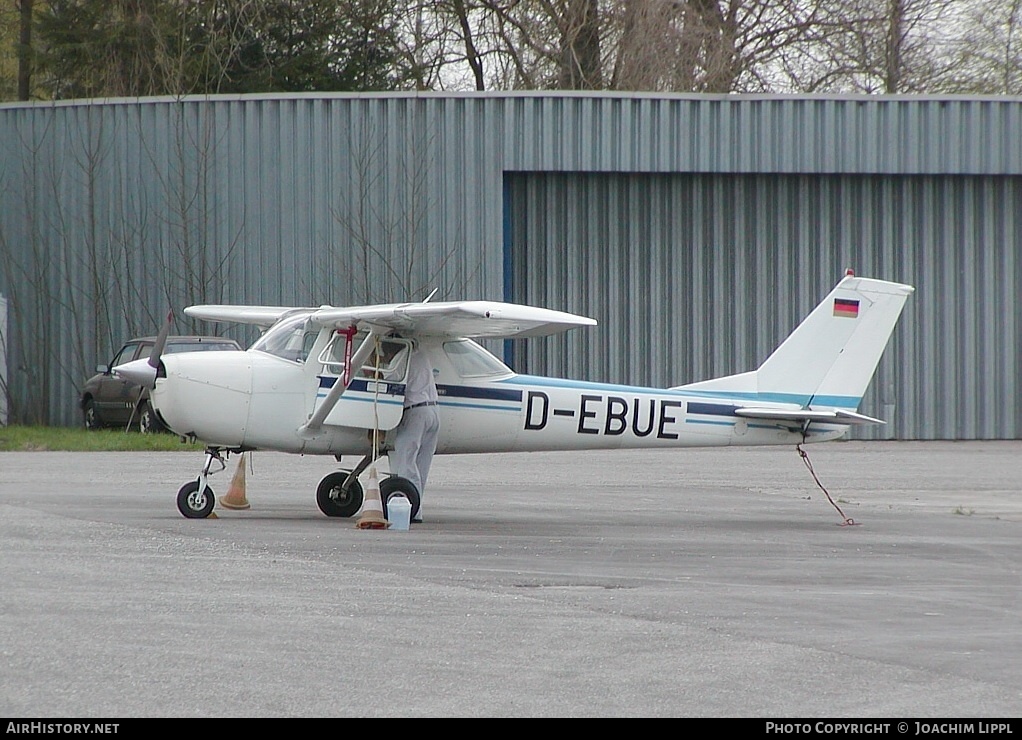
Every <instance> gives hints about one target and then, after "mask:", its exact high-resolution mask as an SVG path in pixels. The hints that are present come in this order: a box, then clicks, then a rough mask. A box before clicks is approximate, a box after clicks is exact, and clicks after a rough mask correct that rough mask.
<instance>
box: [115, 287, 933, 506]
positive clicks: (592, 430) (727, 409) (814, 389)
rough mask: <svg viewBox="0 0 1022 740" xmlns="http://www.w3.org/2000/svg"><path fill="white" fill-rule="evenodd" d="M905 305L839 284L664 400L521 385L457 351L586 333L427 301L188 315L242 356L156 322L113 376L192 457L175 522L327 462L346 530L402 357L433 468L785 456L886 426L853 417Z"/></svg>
mask: <svg viewBox="0 0 1022 740" xmlns="http://www.w3.org/2000/svg"><path fill="white" fill-rule="evenodd" d="M913 290H914V289H913V288H912V287H911V286H909V285H902V284H899V283H892V282H885V281H882V280H874V279H869V278H862V277H856V276H855V275H854V274H852V273H851V271H849V272H848V274H847V275H846V276H845V277H844V278H843V279H842V280H841V281H840V282H839V283H838V284H837V286H836V287H835V288H834V289H833V290H832V291H831V293H830V294H829V295H828V296H827V297H826V298H825V299H824V300H823V302H822V303H820V304H819V305H818V306H817V307H816V308H815V309H814V310H813V311H812V312H811V313H810V314H809V316H808V317H806V319H805V320H804V321H803V322H802V323H801V324H800V325H799V326H798V327H797V328H796V329H795V330H794V332H792V334H791V335H790V336H788V338H787V339H786V340H785V341H784V342H783V343H782V344H781V345H780V346H779V347H778V348H777V349H776V350H775V351H774V352H773V354H771V355H770V356H769V357H768V358H767V359H766V361H765V362H763V364H762V365H760V367H759V368H758V369H757V370H753V371H751V372H746V373H741V374H738V375H730V376H727V377H722V378H716V379H713V380H704V381H701V382H697V383H691V384H689V385H682V386H675V387H672V388H666V389H662V388H661V389H658V388H645V387H636V386H627V385H614V384H609V383H590V382H583V381H576V380H561V379H556V378H547V377H539V376H533V375H522V374H518V373H516V372H513V371H512V370H511V369H509V368H508V367H507V366H506V365H504V363H502V362H501V361H500V360H498V359H497V358H496V357H494V356H493V355H492V354H490V353H489V352H487V351H486V350H485V349H483V348H482V347H481V346H480V345H478V344H476V343H475V342H474V341H472V339H473V338H482V337H486V338H493V337H505V338H507V337H510V338H516V337H536V336H543V335H549V334H554V333H558V332H563V331H567V330H569V329H573V328H576V327H584V326H593V325H595V324H596V321H595V320H593V319H590V318H586V317H584V316H577V315H574V314H569V313H562V312H560V311H553V310H549V309H545V308H537V307H532V306H521V305H515V304H509V303H495V302H487V301H460V302H437V303H430V302H429V299H426V301H425V302H423V303H395V304H387V305H375V306H356V307H348V308H335V307H332V306H321V307H319V308H287V307H271V306H229V305H219V306H217V305H206V306H191V307H188V308H186V309H185V313H186V314H187V315H189V316H193V317H196V318H199V319H205V320H209V321H231V322H241V323H245V324H253V325H256V326H259V327H262V328H265V329H266V331H265V332H264V333H263V334H262V336H261V337H260V338H259V339H258V340H257V341H256V342H255V343H254V344H253V345H252V347H251V348H250V349H248V350H247V351H245V352H200V353H182V354H168V355H162V344H161V342H160V341H159V340H160V339H161V338H162V339H163V340H164V341H165V338H166V335H167V334H168V333H169V327H170V318H171V317H170V316H168V323H167V325H165V326H164V328H163V330H162V331H161V337H158V341H157V344H156V346H155V347H154V348H153V352H152V355H151V356H150V357H149V359H148V360H146V359H141V360H135V361H133V362H130V363H126V364H124V365H120V366H119V367H117V368H115V369H114V370H115V372H117V373H118V374H119V375H121V376H123V377H127V378H129V379H132V380H134V381H135V382H139V383H145V384H147V385H148V386H149V387H150V388H151V393H150V400H151V404H152V406H153V408H154V409H155V411H156V413H157V414H158V415H159V418H160V420H161V421H162V422H163V424H165V425H166V427H167V428H168V429H170V430H172V431H173V432H174V433H176V434H178V435H180V436H182V437H184V438H189V439H194V440H199V441H201V442H203V443H204V444H205V445H206V453H205V462H204V464H203V465H202V468H201V470H200V472H199V475H198V477H197V478H196V479H194V480H191V481H189V482H188V483H186V484H185V485H184V486H183V487H182V488H181V490H180V491H179V492H178V498H177V504H178V509H179V510H180V511H181V513H182V514H183V515H184V516H186V517H189V518H203V517H207V516H209V515H210V514H211V513H212V511H213V507H214V503H215V499H214V495H213V491H212V489H211V488H210V487H209V486H208V484H207V479H208V477H209V476H210V475H211V472H219V471H220V470H222V469H223V468H224V467H225V466H226V463H225V462H224V456H225V455H228V456H229V455H230V454H231V453H241V452H245V451H249V450H277V451H283V452H291V453H300V454H304V455H310V454H316V455H332V456H334V457H335V458H336V460H337V462H338V463H340V462H341V458H342V456H344V455H349V456H350V455H357V456H362V460H361V462H359V464H358V465H356V466H354V467H352V468H350V469H343V470H340V471H336V472H332V473H330V474H329V475H327V476H326V477H325V478H323V480H322V481H321V482H320V484H319V487H318V490H317V492H316V500H317V503H318V504H319V507H320V509H321V511H322V512H323V513H324V514H326V515H327V516H334V517H351V516H354V515H355V514H357V513H358V512H359V510H360V508H361V506H362V503H363V490H362V486H361V484H360V483H359V480H358V476H359V475H360V474H361V473H362V472H363V471H364V470H365V469H366V467H367V466H368V465H369V464H370V463H371V462H372V461H375V460H376V459H377V456H378V455H380V454H385V453H386V443H385V442H382V443H381V442H380V434H379V433H380V432H383V433H384V435H385V433H386V431H387V430H391V429H394V428H395V427H396V426H397V425H398V422H400V420H401V414H402V412H403V405H402V401H403V396H404V387H405V386H404V382H403V381H404V373H405V370H406V369H407V368H406V366H405V367H398V368H396V369H395V368H392V367H391V368H388V369H387V372H386V374H384V372H383V364H384V363H383V358H384V357H389V356H390V355H392V354H393V350H394V349H397V348H400V347H402V346H407V345H409V344H410V343H411V342H413V341H414V342H419V343H421V346H422V349H423V350H424V351H425V352H426V353H427V355H428V357H429V359H430V360H431V361H432V364H433V368H434V369H433V373H434V376H435V378H436V383H437V390H438V392H439V396H440V402H439V413H440V417H441V431H440V438H439V442H438V446H437V453H438V454H445V453H454V454H457V453H478V452H515V451H537V450H582V449H617V448H629V447H647V448H669V447H691V446H726V445H788V444H793V445H797V444H802V443H807V442H822V441H826V440H832V439H837V438H838V437H841V436H842V435H843V434H844V433H845V432H846V431H847V430H848V428H849V427H850V426H851V425H855V424H882V423H884V422H883V421H881V420H880V419H874V418H871V417H869V416H865V415H863V414H860V413H858V411H857V409H858V406H859V402H860V400H861V399H862V396H863V394H864V393H865V391H866V388H867V386H868V385H869V382H870V380H871V379H872V377H873V374H874V372H875V370H876V367H877V363H878V362H879V361H880V356H881V355H882V354H883V351H884V349H885V347H886V346H887V343H888V340H889V338H890V336H891V333H892V332H893V331H894V326H895V324H896V323H897V320H898V317H899V316H900V314H901V311H902V308H903V306H904V304H905V301H906V300H907V298H908V296H909V295H910V294H911V293H912V292H913ZM407 354H408V353H404V356H407ZM374 445H375V449H374ZM215 463H217V464H219V466H220V467H219V468H217V469H216V470H211V468H212V467H213V465H214V464H215ZM379 488H380V493H381V498H382V500H383V504H384V507H386V501H387V499H388V498H389V497H390V496H392V495H394V494H395V493H402V494H404V495H405V496H407V497H408V499H409V501H410V502H411V503H412V515H413V517H414V516H415V514H416V512H417V511H418V508H419V496H418V491H416V490H415V486H414V485H413V484H412V483H411V482H410V481H408V480H406V479H403V478H399V477H396V476H391V477H388V478H384V480H382V481H381V482H380V484H379Z"/></svg>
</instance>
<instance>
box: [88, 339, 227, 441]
mask: <svg viewBox="0 0 1022 740" xmlns="http://www.w3.org/2000/svg"><path fill="white" fill-rule="evenodd" d="M155 343H156V337H140V338H138V339H132V340H131V341H129V342H126V343H125V345H124V346H123V347H121V350H120V351H119V352H118V353H117V354H116V355H114V358H113V359H112V360H110V362H109V363H108V364H106V365H100V366H98V367H97V368H96V372H97V373H98V374H97V375H93V376H92V377H91V378H89V379H88V380H87V381H86V382H85V387H84V388H82V396H81V399H80V400H79V404H80V405H81V409H82V418H83V420H84V421H85V428H86V429H99V428H100V427H104V426H122V427H127V426H128V425H129V424H131V425H137V428H138V430H139V431H140V432H143V433H148V432H161V431H163V425H162V424H160V421H159V419H158V418H157V416H156V414H155V413H153V407H152V406H150V405H149V389H148V388H143V387H142V386H140V385H138V384H137V383H131V382H129V381H126V380H121V379H120V378H117V377H115V376H114V375H113V373H111V372H110V369H111V368H114V367H117V366H118V365H123V364H124V363H125V362H131V361H132V360H138V359H146V358H148V357H149V355H150V354H151V353H152V350H153V345H154V344H155ZM240 350H241V345H240V344H238V343H237V342H235V341H234V340H233V339H226V338H224V337H198V336H178V337H168V338H167V346H166V348H165V349H164V350H163V352H164V354H171V353H173V352H211V351H212V352H222V351H229V352H237V351H240Z"/></svg>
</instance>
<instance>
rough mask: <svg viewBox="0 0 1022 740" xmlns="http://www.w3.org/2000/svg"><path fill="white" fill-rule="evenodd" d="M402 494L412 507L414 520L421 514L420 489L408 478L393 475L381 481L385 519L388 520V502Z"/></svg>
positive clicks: (381, 496)
mask: <svg viewBox="0 0 1022 740" xmlns="http://www.w3.org/2000/svg"><path fill="white" fill-rule="evenodd" d="M398 493H400V494H401V495H403V496H404V497H405V498H406V499H408V503H410V504H411V505H412V519H414V518H415V517H416V516H418V514H419V503H420V502H419V489H417V488H416V487H415V484H414V483H412V482H411V481H410V480H408V479H407V478H402V477H401V476H400V475H392V476H390V477H388V478H384V479H383V480H382V481H380V498H381V499H383V517H384V519H386V518H387V501H388V500H389V499H390V497H391V496H394V495H395V494H398Z"/></svg>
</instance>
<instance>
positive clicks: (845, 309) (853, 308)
mask: <svg viewBox="0 0 1022 740" xmlns="http://www.w3.org/2000/svg"><path fill="white" fill-rule="evenodd" d="M834 315H835V316H841V317H843V318H846V319H855V318H858V317H859V302H858V301H855V300H850V299H848V298H835V299H834Z"/></svg>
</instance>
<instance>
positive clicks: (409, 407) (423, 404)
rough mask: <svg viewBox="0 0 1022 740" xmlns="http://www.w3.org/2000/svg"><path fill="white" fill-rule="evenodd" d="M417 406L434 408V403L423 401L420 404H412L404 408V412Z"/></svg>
mask: <svg viewBox="0 0 1022 740" xmlns="http://www.w3.org/2000/svg"><path fill="white" fill-rule="evenodd" d="M419 406H436V401H423V402H422V403H413V404H412V405H411V406H405V411H407V410H408V409H417V408H419Z"/></svg>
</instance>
